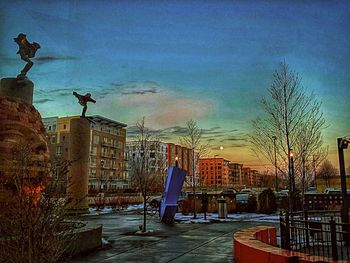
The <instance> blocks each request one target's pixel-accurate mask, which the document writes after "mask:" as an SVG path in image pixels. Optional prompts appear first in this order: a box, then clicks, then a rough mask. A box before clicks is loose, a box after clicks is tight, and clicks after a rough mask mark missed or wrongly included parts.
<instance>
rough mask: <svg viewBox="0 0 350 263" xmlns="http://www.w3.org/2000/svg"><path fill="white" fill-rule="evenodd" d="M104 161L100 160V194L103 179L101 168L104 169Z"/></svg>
mask: <svg viewBox="0 0 350 263" xmlns="http://www.w3.org/2000/svg"><path fill="white" fill-rule="evenodd" d="M104 164H105V161H104V160H103V159H101V171H100V194H101V192H102V182H103V178H102V173H103V167H104Z"/></svg>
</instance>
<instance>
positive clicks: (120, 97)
mask: <svg viewBox="0 0 350 263" xmlns="http://www.w3.org/2000/svg"><path fill="white" fill-rule="evenodd" d="M96 92H97V93H96V94H97V95H95V96H98V97H99V99H100V103H103V104H104V105H106V106H105V107H107V105H111V104H114V105H116V107H119V109H120V108H123V109H129V110H128V111H129V112H128V113H127V114H128V115H129V116H128V117H129V119H131V122H132V121H136V120H138V119H141V118H142V116H145V117H146V122H147V123H151V126H153V127H155V128H157V129H160V128H165V127H169V126H170V125H171V126H170V127H173V126H177V125H182V124H184V123H186V121H188V120H189V119H191V118H192V119H197V120H198V119H200V118H202V117H205V116H206V115H207V114H208V112H209V111H210V110H211V108H212V104H211V103H210V102H209V101H203V100H201V99H200V98H198V97H197V98H190V97H187V96H186V94H182V93H178V92H176V91H175V90H174V88H173V87H169V86H165V85H161V84H159V83H156V82H154V81H130V82H127V83H118V82H112V83H111V84H110V86H109V87H107V88H104V89H101V90H100V91H96ZM93 95H94V94H93ZM106 110H108V109H107V108H106ZM130 115H132V116H130Z"/></svg>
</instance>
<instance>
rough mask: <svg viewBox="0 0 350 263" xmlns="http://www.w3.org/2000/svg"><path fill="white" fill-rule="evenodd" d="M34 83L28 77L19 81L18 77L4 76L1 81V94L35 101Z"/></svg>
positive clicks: (29, 101) (31, 101)
mask: <svg viewBox="0 0 350 263" xmlns="http://www.w3.org/2000/svg"><path fill="white" fill-rule="evenodd" d="M33 91H34V84H33V82H31V81H30V80H28V79H25V80H23V81H19V80H18V79H16V78H3V79H1V82H0V96H4V97H10V98H16V99H20V100H23V101H25V102H26V103H29V104H32V103H33Z"/></svg>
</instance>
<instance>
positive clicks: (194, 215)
mask: <svg viewBox="0 0 350 263" xmlns="http://www.w3.org/2000/svg"><path fill="white" fill-rule="evenodd" d="M194 148H195V147H194V145H193V144H192V149H191V150H192V188H193V218H194V219H196V218H197V212H196V176H195V172H196V169H195V157H194Z"/></svg>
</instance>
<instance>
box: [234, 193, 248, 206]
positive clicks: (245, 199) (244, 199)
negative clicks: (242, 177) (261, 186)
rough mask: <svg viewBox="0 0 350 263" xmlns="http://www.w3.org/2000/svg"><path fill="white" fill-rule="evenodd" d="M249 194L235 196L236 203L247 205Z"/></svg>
mask: <svg viewBox="0 0 350 263" xmlns="http://www.w3.org/2000/svg"><path fill="white" fill-rule="evenodd" d="M249 196H250V194H236V201H237V202H240V203H243V204H245V203H248V200H249Z"/></svg>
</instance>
